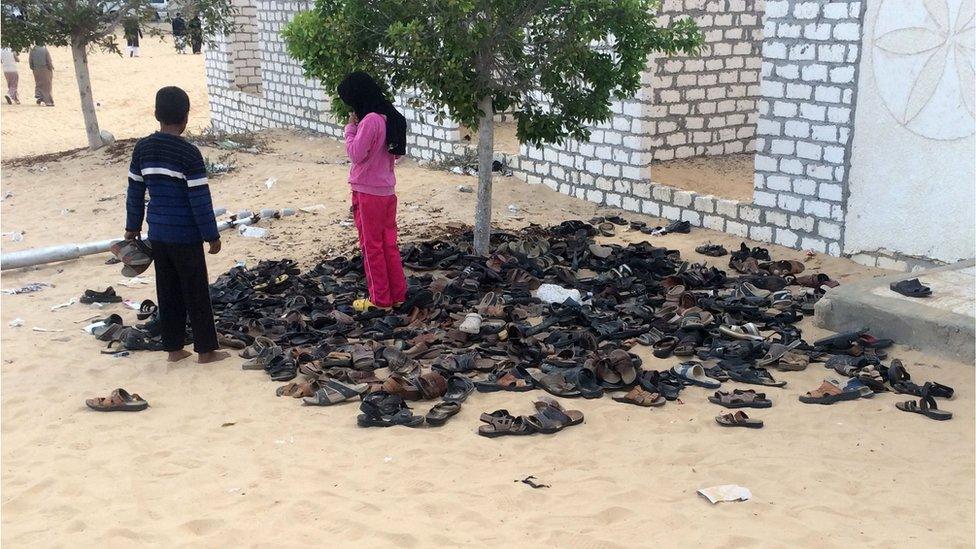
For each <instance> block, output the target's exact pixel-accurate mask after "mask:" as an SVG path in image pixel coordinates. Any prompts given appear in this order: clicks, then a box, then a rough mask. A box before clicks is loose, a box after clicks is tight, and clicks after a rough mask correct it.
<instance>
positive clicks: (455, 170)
mask: <svg viewBox="0 0 976 549" xmlns="http://www.w3.org/2000/svg"><path fill="white" fill-rule="evenodd" d="M451 173H456V174H458V175H464V168H462V167H461V166H453V167H451Z"/></svg>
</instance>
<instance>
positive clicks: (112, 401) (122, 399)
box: [85, 387, 149, 412]
mask: <svg viewBox="0 0 976 549" xmlns="http://www.w3.org/2000/svg"><path fill="white" fill-rule="evenodd" d="M85 405H86V406H88V407H89V408H91V409H92V410H95V411H96V412H140V411H142V410H145V409H146V408H148V407H149V403H148V402H146V401H145V400H143V398H142V397H141V396H139V395H138V394H135V393H133V394H131V395H130V394H129V392H128V391H126V390H125V389H123V388H121V387H119V388H118V389H116V390H114V391H112V394H111V395H109V396H108V397H104V398H101V397H100V398H89V399H88V400H86V401H85Z"/></svg>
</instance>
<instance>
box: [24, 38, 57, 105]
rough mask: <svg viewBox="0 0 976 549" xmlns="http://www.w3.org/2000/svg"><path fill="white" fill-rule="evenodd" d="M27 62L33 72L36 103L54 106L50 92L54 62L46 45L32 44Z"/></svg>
mask: <svg viewBox="0 0 976 549" xmlns="http://www.w3.org/2000/svg"><path fill="white" fill-rule="evenodd" d="M27 64H28V65H30V69H31V71H33V73H34V99H35V100H36V101H37V104H38V105H40V104H41V103H44V104H45V105H47V106H48V107H53V106H54V96H53V95H52V94H51V88H52V84H53V82H54V62H53V61H51V52H49V51H47V46H34V47H33V48H31V51H30V54H28V56H27Z"/></svg>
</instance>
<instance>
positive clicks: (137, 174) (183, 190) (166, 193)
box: [125, 132, 220, 244]
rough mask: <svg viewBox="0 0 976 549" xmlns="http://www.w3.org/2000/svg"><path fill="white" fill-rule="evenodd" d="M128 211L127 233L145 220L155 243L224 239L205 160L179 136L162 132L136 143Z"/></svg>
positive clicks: (130, 174) (130, 173)
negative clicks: (219, 225)
mask: <svg viewBox="0 0 976 549" xmlns="http://www.w3.org/2000/svg"><path fill="white" fill-rule="evenodd" d="M147 189H148V190H149V205H148V207H147V206H146V203H145V201H146V190H147ZM125 209H126V217H125V229H126V230H127V231H141V230H142V222H143V219H145V220H146V221H147V222H148V223H149V240H157V241H160V242H170V243H174V244H195V243H199V242H212V241H214V240H217V239H218V238H220V235H219V233H218V232H217V221H216V219H214V213H213V201H212V200H211V198H210V187H209V185H207V168H206V165H205V164H204V162H203V156H202V155H201V154H200V149H198V148H196V147H195V146H194V145H192V144H191V143H190V142H188V141H187V140H185V139H183V138H182V137H179V136H176V135H171V134H168V133H162V132H156V133H154V134H152V135H150V136H149V137H145V138H143V139H140V140H139V142H138V143H136V146H135V148H134V149H133V150H132V163H131V164H129V191H128V194H127V196H126V200H125ZM147 211H148V213H147Z"/></svg>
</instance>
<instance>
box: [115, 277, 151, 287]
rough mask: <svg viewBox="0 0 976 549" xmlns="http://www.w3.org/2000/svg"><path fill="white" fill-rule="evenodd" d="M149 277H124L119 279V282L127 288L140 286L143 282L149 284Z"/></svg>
mask: <svg viewBox="0 0 976 549" xmlns="http://www.w3.org/2000/svg"><path fill="white" fill-rule="evenodd" d="M150 280H151V279H150V278H149V277H148V276H134V277H132V278H126V279H123V280H120V281H119V284H121V285H123V286H125V287H127V288H135V287H136V286H141V285H144V284H149V282H150Z"/></svg>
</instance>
